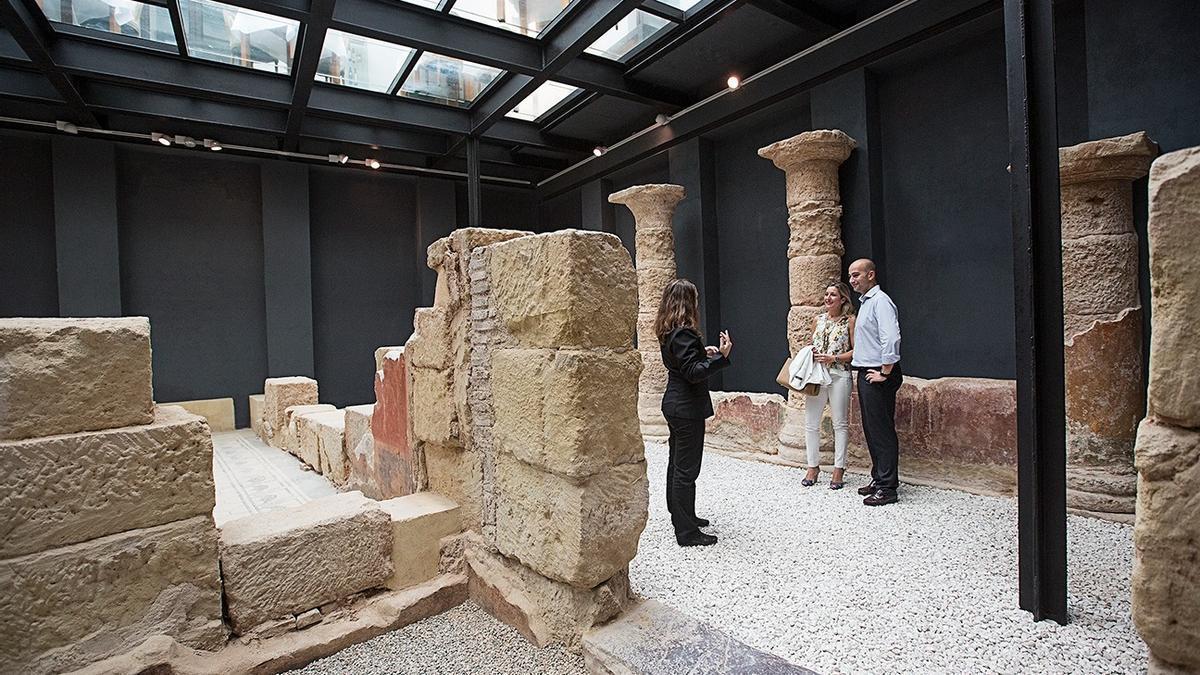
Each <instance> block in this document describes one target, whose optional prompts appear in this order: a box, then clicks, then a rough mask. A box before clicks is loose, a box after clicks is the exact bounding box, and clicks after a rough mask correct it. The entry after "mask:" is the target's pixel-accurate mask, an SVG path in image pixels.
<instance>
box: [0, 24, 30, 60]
mask: <svg viewBox="0 0 1200 675" xmlns="http://www.w3.org/2000/svg"><path fill="white" fill-rule="evenodd" d="M0 61H3V62H8V63H29V57H28V56H26V55H25V50H23V49H21V45H19V44H17V41H16V40H14V39H13V36H12V33H9V32H8V31H7V30H4V28H3V27H0Z"/></svg>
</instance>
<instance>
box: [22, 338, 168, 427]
mask: <svg viewBox="0 0 1200 675" xmlns="http://www.w3.org/2000/svg"><path fill="white" fill-rule="evenodd" d="M153 420H154V402H153V401H152V400H151V389H150V320H149V319H147V318H146V317H144V316H133V317H123V318H114V319H0V440H8V439H12V440H16V439H21V438H34V437H38V436H53V435H56V434H71V433H75V432H78V431H98V430H100V429H113V428H117V427H126V426H131V425H134V424H149V423H150V422H151V421H153Z"/></svg>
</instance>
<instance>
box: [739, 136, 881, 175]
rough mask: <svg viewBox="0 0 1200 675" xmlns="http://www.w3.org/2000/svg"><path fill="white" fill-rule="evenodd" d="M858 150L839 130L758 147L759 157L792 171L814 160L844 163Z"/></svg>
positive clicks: (794, 137)
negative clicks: (853, 151)
mask: <svg viewBox="0 0 1200 675" xmlns="http://www.w3.org/2000/svg"><path fill="white" fill-rule="evenodd" d="M856 147H858V144H857V143H855V142H854V139H853V138H850V137H849V136H848V135H846V133H845V132H843V131H840V130H838V129H817V130H815V131H805V132H804V133H802V134H797V135H795V136H792V137H791V138H785V139H783V140H782V141H777V142H775V143H772V144H770V145H768V146H767V147H765V148H759V150H758V156H759V157H762V158H764V159H769V160H771V161H772V162H773V163H774V164H775V166H776V167H778V168H779V169H782V170H783V171H789V170H791V169H792V168H794V167H796V166H797V165H800V164H803V163H804V162H811V161H827V162H836V163H837V164H841V163H842V162H844V161H846V158H848V157H849V156H850V151H852V150H854V148H856Z"/></svg>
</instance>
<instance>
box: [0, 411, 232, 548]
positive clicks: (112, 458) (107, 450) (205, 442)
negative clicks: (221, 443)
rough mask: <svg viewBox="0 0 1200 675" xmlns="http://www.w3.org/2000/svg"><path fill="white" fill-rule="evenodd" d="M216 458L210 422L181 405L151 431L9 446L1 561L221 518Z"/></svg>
mask: <svg viewBox="0 0 1200 675" xmlns="http://www.w3.org/2000/svg"><path fill="white" fill-rule="evenodd" d="M212 458H213V449H212V437H211V436H210V435H209V433H208V425H207V424H206V423H205V421H204V418H202V417H198V416H196V415H192V414H191V413H188V412H187V411H185V410H184V409H183V408H178V407H174V406H158V407H156V409H155V418H154V421H153V422H152V423H151V424H147V425H142V426H134V427H124V428H121V429H108V430H105V431H90V432H83V433H75V434H64V435H61V436H48V437H45V438H31V439H26V440H21V441H0V535H3V536H0V558H11V557H14V556H18V555H23V554H26V553H33V552H35V551H44V550H46V549H51V548H57V547H60V546H65V545H67V544H75V543H78V542H82V541H87V540H89V539H97V538H99V537H104V536H107V535H110V534H116V533H118V532H124V531H126V530H132V529H136V528H141V527H152V526H155V525H161V524H164V523H169V522H171V521H175V520H182V519H185V518H191V517H193V516H198V515H202V514H209V515H211V513H212V509H213V506H214V491H213V474H212Z"/></svg>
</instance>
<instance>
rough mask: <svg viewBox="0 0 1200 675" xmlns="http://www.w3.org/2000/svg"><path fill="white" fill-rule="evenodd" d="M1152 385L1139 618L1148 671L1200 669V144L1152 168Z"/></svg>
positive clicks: (1137, 560) (1146, 426)
mask: <svg viewBox="0 0 1200 675" xmlns="http://www.w3.org/2000/svg"><path fill="white" fill-rule="evenodd" d="M1148 230H1149V244H1150V310H1151V311H1150V316H1151V328H1152V331H1151V336H1150V386H1149V390H1148V397H1147V398H1148V405H1147V418H1146V420H1145V421H1143V422H1142V423H1141V426H1140V427H1139V429H1138V435H1137V450H1136V459H1137V470H1138V490H1137V521H1136V524H1135V525H1134V528H1133V545H1134V558H1133V580H1132V581H1133V583H1132V586H1133V622H1134V625H1135V626H1137V629H1138V632H1139V633H1141V635H1142V638H1143V639H1144V640H1145V641H1146V646H1148V647H1149V648H1150V664H1149V665H1150V667H1149V671H1150V673H1200V650H1197V649H1196V644H1197V643H1198V642H1200V574H1197V565H1196V561H1197V560H1198V559H1200V518H1197V517H1196V515H1197V513H1196V512H1197V501H1196V495H1197V494H1200V380H1198V379H1196V375H1195V371H1196V362H1197V359H1198V358H1200V340H1197V339H1196V335H1197V334H1198V333H1200V314H1197V313H1196V307H1197V304H1198V303H1200V275H1198V274H1196V271H1195V269H1194V268H1195V265H1196V261H1197V260H1200V147H1196V148H1189V149H1187V150H1180V151H1178V152H1172V153H1170V154H1166V155H1163V156H1162V157H1160V158H1159V159H1158V161H1156V162H1155V163H1154V166H1153V167H1152V168H1151V169H1150V221H1149V227H1148Z"/></svg>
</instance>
